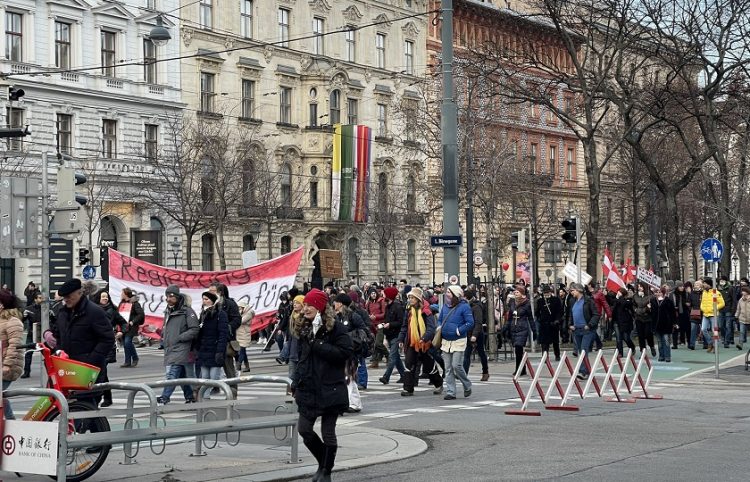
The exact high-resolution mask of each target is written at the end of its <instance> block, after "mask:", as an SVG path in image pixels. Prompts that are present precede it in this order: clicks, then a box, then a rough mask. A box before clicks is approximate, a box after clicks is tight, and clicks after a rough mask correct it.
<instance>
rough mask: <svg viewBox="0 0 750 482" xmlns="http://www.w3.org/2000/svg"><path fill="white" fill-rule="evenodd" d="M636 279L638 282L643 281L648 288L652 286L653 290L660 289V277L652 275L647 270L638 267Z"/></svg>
mask: <svg viewBox="0 0 750 482" xmlns="http://www.w3.org/2000/svg"><path fill="white" fill-rule="evenodd" d="M636 277H637V278H638V281H643V282H644V283H646V284H647V285H649V286H652V287H654V288H661V277H660V276H656V273H653V272H651V271H649V270H647V269H644V268H641V267H640V266H639V267H638V274H637V275H636Z"/></svg>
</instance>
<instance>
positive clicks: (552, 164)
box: [549, 146, 557, 177]
mask: <svg viewBox="0 0 750 482" xmlns="http://www.w3.org/2000/svg"><path fill="white" fill-rule="evenodd" d="M549 174H550V176H552V177H555V176H556V175H557V147H555V146H549Z"/></svg>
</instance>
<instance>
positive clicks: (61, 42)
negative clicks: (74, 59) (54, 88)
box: [55, 22, 70, 69]
mask: <svg viewBox="0 0 750 482" xmlns="http://www.w3.org/2000/svg"><path fill="white" fill-rule="evenodd" d="M55 67H57V68H60V69H69V68H70V24H68V23H64V22H55Z"/></svg>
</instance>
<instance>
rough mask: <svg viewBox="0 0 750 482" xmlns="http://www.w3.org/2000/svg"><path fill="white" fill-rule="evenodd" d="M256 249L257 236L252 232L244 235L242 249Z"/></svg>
mask: <svg viewBox="0 0 750 482" xmlns="http://www.w3.org/2000/svg"><path fill="white" fill-rule="evenodd" d="M254 249H255V238H254V237H253V235H252V234H246V235H244V236H242V251H252V250H254Z"/></svg>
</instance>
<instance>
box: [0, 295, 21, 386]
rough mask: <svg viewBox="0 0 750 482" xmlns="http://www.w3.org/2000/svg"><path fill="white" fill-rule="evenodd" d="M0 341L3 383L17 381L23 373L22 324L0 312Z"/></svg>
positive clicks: (3, 311) (7, 314) (15, 318)
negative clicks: (1, 344)
mask: <svg viewBox="0 0 750 482" xmlns="http://www.w3.org/2000/svg"><path fill="white" fill-rule="evenodd" d="M0 341H2V343H3V381H6V382H12V381H14V380H18V377H20V376H21V373H22V372H23V359H24V354H23V349H21V348H18V345H20V344H22V343H23V322H22V321H21V320H19V319H18V318H17V317H15V316H9V313H6V312H5V310H2V311H0Z"/></svg>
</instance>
